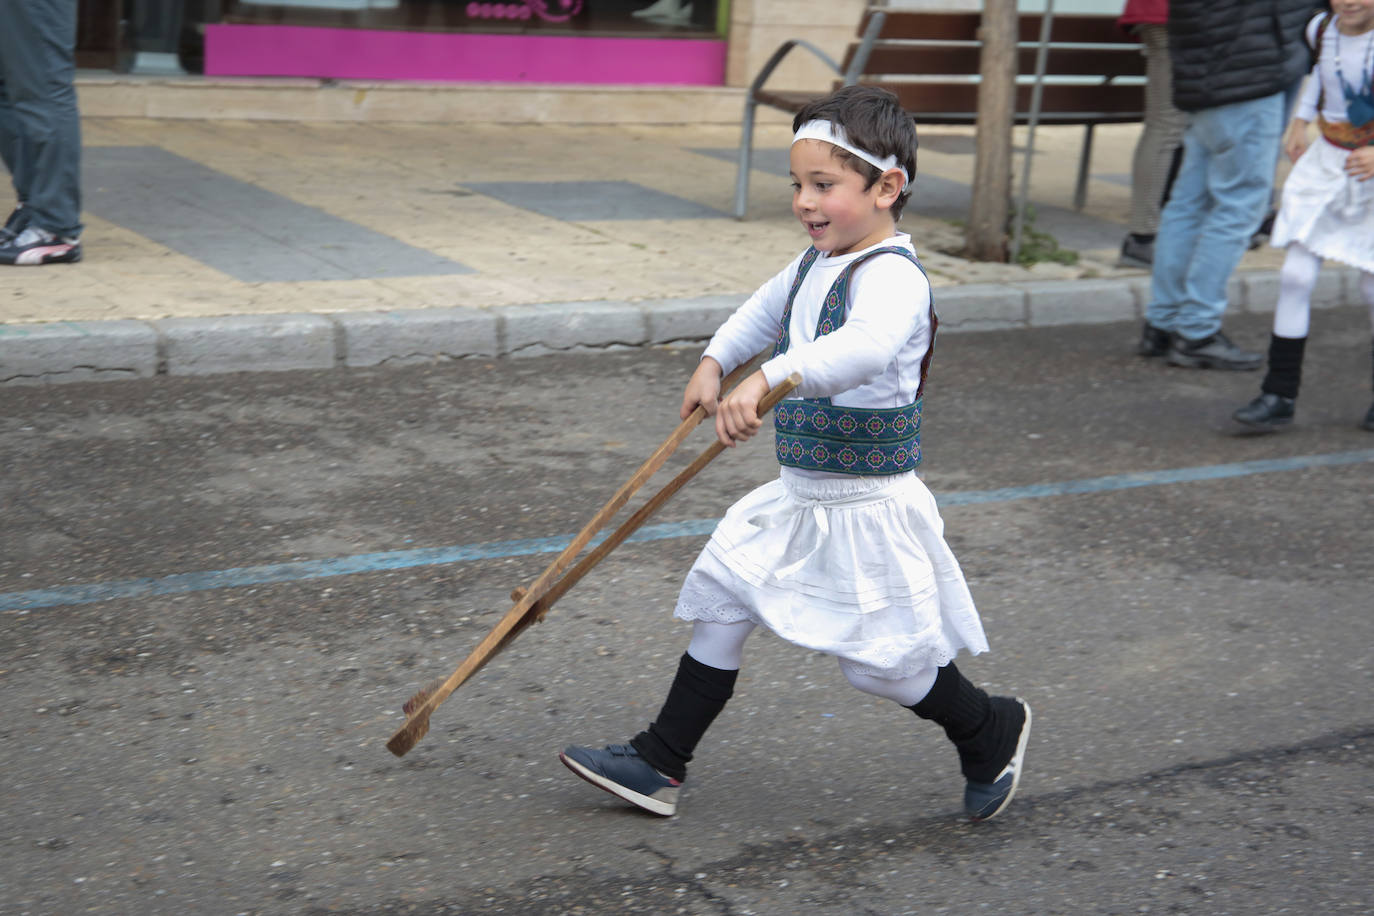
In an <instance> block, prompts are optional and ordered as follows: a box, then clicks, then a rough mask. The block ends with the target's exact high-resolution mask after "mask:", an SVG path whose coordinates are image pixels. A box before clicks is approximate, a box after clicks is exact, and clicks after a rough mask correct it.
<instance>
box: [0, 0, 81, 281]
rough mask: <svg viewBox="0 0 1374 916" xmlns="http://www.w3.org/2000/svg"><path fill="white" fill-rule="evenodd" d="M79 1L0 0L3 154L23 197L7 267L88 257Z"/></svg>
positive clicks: (14, 217) (2, 236)
mask: <svg viewBox="0 0 1374 916" xmlns="http://www.w3.org/2000/svg"><path fill="white" fill-rule="evenodd" d="M76 5H77V0H0V159H3V160H4V162H5V166H6V167H7V168H8V169H9V171H10V175H11V176H12V178H13V181H14V191H15V197H16V206H15V207H14V210H13V211H12V212H11V213H10V215H9V217H8V218H6V220H5V223H4V226H3V227H0V265H19V266H24V265H39V264H61V263H71V262H74V261H79V260H81V120H80V115H79V113H78V111H77V105H76V87H75V86H74V84H73V80H74V78H75V76H76V58H75V54H76ZM2 212H4V211H0V213H2Z"/></svg>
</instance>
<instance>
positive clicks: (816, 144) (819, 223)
mask: <svg viewBox="0 0 1374 916" xmlns="http://www.w3.org/2000/svg"><path fill="white" fill-rule="evenodd" d="M834 150H835V147H834V146H832V145H830V144H829V143H826V142H825V141H824V140H798V141H797V142H796V143H793V144H792V152H791V167H792V213H793V214H794V215H795V216H796V217H797V219H799V220H801V223H802V225H803V226H805V227H806V231H807V234H808V235H810V236H811V244H812V245H814V246H815V247H816V249H817V250H818V251H828V252H830V254H831V255H841V254H849V253H850V252H852V251H861V250H863V249H864V248H867V247H869V246H870V245H876V244H878V243H879V242H881V241H882V240H883V239H885V238H887V237H889V236H890V235H892V233H893V232H894V231H895V230H896V227H895V225H894V224H893V221H892V210H891V207H892V201H893V200H894V199H895V197H896V195H895V194H891V193H890V189H891V187H892V185H893V182H892V181H891V180H888V179H887V177H886V176H885V177H884V178H880V179H879V180H878V181H877V182H875V183H874V185H873V187H871V188H869V189H867V190H865V189H864V179H863V176H862V175H860V174H859V173H858V172H856V171H854V170H853V169H851V168H849V167H848V166H846V165H845V164H844V163H843V162H841V161H840V159H838V158H837V157H836V156H835V155H834ZM892 174H893V173H891V172H889V173H887V175H889V176H890V175H892ZM896 184H897V185H898V190H900V184H901V178H900V177H897V178H896Z"/></svg>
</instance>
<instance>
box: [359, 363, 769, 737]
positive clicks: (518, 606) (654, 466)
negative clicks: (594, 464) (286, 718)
mask: <svg viewBox="0 0 1374 916" xmlns="http://www.w3.org/2000/svg"><path fill="white" fill-rule="evenodd" d="M749 371H752V363H748V364H745V365H743V366H740V367H738V368H737V369H736V370H735V371H734V372H732V373H730V374H729V375H728V376H726V378H725V379H724V380H723V381H722V383H721V385H722V390H724V389H725V388H726V387H727V386H729V385H731V384H733V383H734V382H735V381H737V380H738V379H739V378H741V377H742V376H743V375H744V374H745V373H746V372H749ZM705 416H706V411H705V409H704V408H702V407H700V406H698V407H697V408H696V410H694V411H692V413H691V414H690V415H689V416H688V417H687V419H686V420H683V421H682V423H681V424H679V426H678V428H677V429H675V430H674V431H673V433H672V434H671V435H670V436H669V437H668V438H667V439H666V440H664V442H663V444H662V445H660V446H659V447H658V448H657V449H656V450H655V451H654V453H653V454H652V455H650V456H649V458H648V460H646V461H645V462H644V464H642V465H640V467H639V469H638V470H637V471H635V473H634V475H632V476H631V478H630V479H629V480H628V481H626V483H625V484H623V485H622V486H621V487H620V489H619V490H617V491H616V493H615V495H614V496H612V497H611V499H610V500H609V501H607V503H606V504H605V505H604V506H602V507H601V509H600V510H598V511H597V513H596V515H595V516H593V518H592V520H591V521H590V522H588V523H587V524H586V525H584V526H583V528H582V530H581V531H579V532H578V533H577V535H576V536H575V537H574V538H573V539H572V541H571V542H570V543H569V544H568V546H567V547H565V548H564V549H563V551H562V552H561V553H560V554H559V555H558V557H557V558H556V559H555V560H554V561H553V562H552V563H550V564H549V565H548V567H547V568H546V569H545V570H544V571H543V572H542V573H541V574H540V575H539V578H537V579H535V581H534V582H533V583H532V584H531V585H530V587H529V589H528V590H527V591H526V593H525V594H524V595H522V596H521V597H520V598H519V599H518V600H516V602H515V605H514V606H513V607H511V609H510V610H509V611H507V612H506V614H505V616H503V617H502V618H501V620H500V621H498V622H497V624H496V626H494V627H493V628H492V629H491V631H490V632H488V633H487V635H486V636H485V637H484V638H483V639H482V641H481V642H480V643H478V645H477V648H475V649H473V650H472V652H471V653H470V654H469V655H468V657H467V658H466V659H464V660H463V662H462V664H460V665H459V666H458V667H457V669H455V670H454V672H453V673H452V674H450V675H449V676H448V677H447V678H446V679H445V680H444V681H443V682H442V683H438V684H430V685H427V686H426V687H424V688H422V689H421V690H420V691H419V692H418V693H416V694H415V696H413V697H411V698H410V700H409V701H407V702H406V704H405V706H404V710H405V712H406V715H407V718H406V721H405V724H404V725H402V726H401V728H400V729H398V730H397V732H396V733H395V734H394V735H392V736H391V739H390V740H389V741H387V744H386V746H387V749H388V750H389V751H391V752H392V753H393V754H395V755H396V756H397V757H401V756H404V755H405V754H406V753H407V752H409V751H410V749H411V748H413V747H414V746H415V745H416V744H418V743H419V741H420V739H421V738H423V737H424V736H425V734H426V733H428V732H429V717H430V714H431V713H433V712H434V710H435V709H437V708H438V707H439V704H440V703H442V702H444V700H446V699H448V697H449V694H451V693H453V691H454V690H456V689H457V688H458V687H459V686H460V685H462V683H463V682H464V681H466V680H467V679H468V678H470V677H471V676H472V675H473V674H475V673H476V672H477V671H478V670H479V669H480V668H481V667H482V666H483V665H485V664H486V663H487V661H488V660H489V659H490V658H491V657H492V656H493V655H494V654H495V653H496V652H498V651H499V650H500V649H501V648H502V647H503V645H504V644H505V643H506V642H507V641H508V640H507V636H508V635H509V634H510V632H511V631H512V630H513V629H515V628H516V627H517V626H519V625H520V624H521V621H522V620H523V619H524V618H525V616H526V614H527V612H528V611H529V610H530V608H531V607H533V606H534V604H535V602H537V601H538V600H539V599H540V598H542V597H543V596H544V594H545V593H546V592H547V591H548V590H549V588H550V587H552V586H553V585H554V584H555V582H556V581H557V578H558V576H559V574H560V573H562V572H563V570H565V569H566V568H567V567H568V564H569V563H571V562H572V560H573V558H575V557H576V556H577V554H578V553H580V552H581V550H582V548H584V547H585V546H587V544H588V542H590V541H591V539H592V537H593V536H595V534H596V533H597V532H598V531H600V530H601V528H602V527H604V526H605V524H606V522H608V521H609V520H610V518H611V517H612V516H613V515H614V514H615V513H616V512H618V511H619V510H620V509H621V508H622V507H623V506H624V505H625V503H626V502H628V501H629V499H630V497H631V496H632V495H633V494H634V493H635V492H636V491H637V490H638V489H639V488H640V487H641V486H643V485H644V483H645V481H647V480H648V479H649V478H650V477H651V476H653V474H654V472H656V471H657V470H658V469H659V468H661V467H662V466H663V464H664V462H666V461H667V460H668V458H669V456H671V455H672V453H673V452H674V451H675V450H676V449H677V447H678V445H680V444H681V442H682V440H683V439H685V438H686V437H687V434H688V433H690V432H691V431H692V430H693V429H694V428H695V427H696V426H697V425H698V424H699V423H700V422H701V421H702V419H704V418H705ZM521 629H523V627H521Z"/></svg>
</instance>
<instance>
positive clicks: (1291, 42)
mask: <svg viewBox="0 0 1374 916" xmlns="http://www.w3.org/2000/svg"><path fill="white" fill-rule="evenodd" d="M1317 7H1318V4H1315V3H1313V2H1312V0H1171V2H1170V4H1169V58H1170V61H1171V62H1172V64H1173V70H1174V105H1176V106H1177V107H1179V108H1181V109H1183V110H1184V111H1198V110H1199V109H1203V108H1216V107H1217V106H1219V105H1229V104H1232V103H1234V102H1244V101H1248V100H1249V99H1258V98H1261V97H1263V96H1266V95H1273V94H1274V93H1275V92H1280V91H1282V90H1284V89H1286V88H1288V87H1289V86H1290V85H1292V84H1293V83H1294V82H1296V81H1297V80H1298V79H1299V78H1301V77H1302V75H1303V74H1304V73H1306V72H1307V71H1308V70H1309V69H1311V67H1312V58H1311V55H1310V52H1309V51H1308V49H1307V43H1306V42H1305V41H1304V40H1303V35H1302V30H1303V26H1305V25H1306V24H1307V21H1308V20H1309V19H1310V18H1311V17H1312V14H1313V11H1314V10H1316V9H1317Z"/></svg>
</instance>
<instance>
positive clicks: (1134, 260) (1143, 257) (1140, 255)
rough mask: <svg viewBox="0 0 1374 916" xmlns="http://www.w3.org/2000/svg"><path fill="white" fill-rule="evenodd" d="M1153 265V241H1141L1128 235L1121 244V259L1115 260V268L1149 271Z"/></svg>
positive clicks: (1137, 237)
mask: <svg viewBox="0 0 1374 916" xmlns="http://www.w3.org/2000/svg"><path fill="white" fill-rule="evenodd" d="M1154 263H1155V240H1154V239H1153V238H1150V239H1141V238H1140V237H1139V236H1134V235H1128V236H1126V239H1125V241H1123V242H1122V243H1121V257H1119V258H1117V259H1116V266H1117V267H1142V268H1144V269H1145V270H1149V269H1150V268H1151V267H1152V266H1154Z"/></svg>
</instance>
